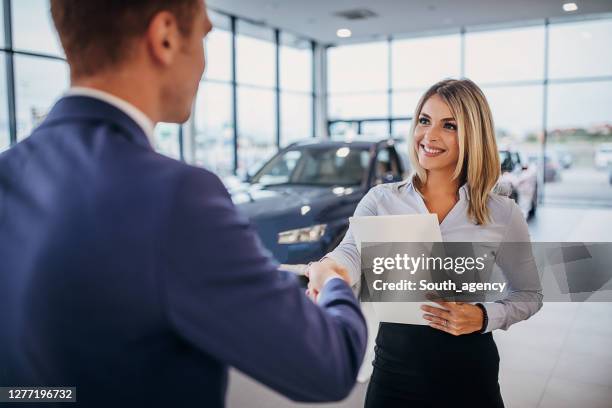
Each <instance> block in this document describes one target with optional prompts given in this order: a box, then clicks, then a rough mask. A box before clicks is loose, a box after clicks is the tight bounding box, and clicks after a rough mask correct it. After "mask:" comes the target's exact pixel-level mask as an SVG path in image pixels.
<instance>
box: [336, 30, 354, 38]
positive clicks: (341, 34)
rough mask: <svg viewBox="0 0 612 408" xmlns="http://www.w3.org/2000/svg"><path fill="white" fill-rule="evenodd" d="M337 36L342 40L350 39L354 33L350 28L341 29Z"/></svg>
mask: <svg viewBox="0 0 612 408" xmlns="http://www.w3.org/2000/svg"><path fill="white" fill-rule="evenodd" d="M336 35H337V36H338V37H340V38H349V37H350V36H351V35H353V33H352V32H351V30H349V29H348V28H341V29H339V30H338V31H336Z"/></svg>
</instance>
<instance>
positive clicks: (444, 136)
mask: <svg viewBox="0 0 612 408" xmlns="http://www.w3.org/2000/svg"><path fill="white" fill-rule="evenodd" d="M417 120H418V122H417V125H416V127H415V129H414V141H415V144H416V146H415V147H416V149H417V155H418V158H419V164H420V165H421V166H422V167H423V168H424V169H425V170H450V171H454V170H455V167H456V165H457V160H459V141H458V132H457V121H456V120H455V118H454V117H453V114H452V113H451V111H450V109H449V108H448V105H447V104H446V103H445V102H444V101H443V100H442V98H440V96H438V95H433V96H431V97H430V98H429V99H427V101H425V104H424V105H423V108H422V109H421V113H420V115H419V117H418V118H417Z"/></svg>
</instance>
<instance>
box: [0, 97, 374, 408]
mask: <svg viewBox="0 0 612 408" xmlns="http://www.w3.org/2000/svg"><path fill="white" fill-rule="evenodd" d="M277 267H278V265H277V264H276V263H275V261H274V260H272V259H271V258H270V257H269V255H268V252H267V251H266V250H265V249H264V248H263V247H262V245H261V243H260V241H259V239H258V237H257V235H256V234H255V232H254V230H253V229H252V228H251V226H250V225H249V223H248V221H247V219H246V218H244V217H243V216H241V215H240V214H239V213H237V211H236V209H235V208H234V206H233V204H232V201H231V199H230V197H229V195H228V193H227V191H226V189H225V188H224V186H223V184H222V183H221V182H220V180H219V179H218V178H217V177H216V176H215V175H214V174H212V173H211V172H209V171H207V170H204V169H200V168H196V167H192V166H189V165H186V164H184V163H181V162H178V161H175V160H172V159H170V158H167V157H164V156H162V155H160V154H157V153H156V152H155V151H153V149H152V148H151V146H150V144H149V142H148V140H147V138H146V136H145V134H144V132H143V131H142V129H141V128H140V127H139V126H138V125H137V124H136V123H135V122H134V121H133V120H132V119H130V118H129V117H128V116H127V115H126V114H125V113H123V112H122V111H120V110H119V109H117V108H115V107H113V106H111V105H109V104H107V103H105V102H103V101H100V100H97V99H94V98H89V97H83V96H71V97H65V98H63V99H61V100H60V101H59V102H58V103H57V104H56V105H55V106H54V107H53V109H52V110H51V112H50V113H49V115H48V117H47V118H46V120H45V121H44V122H43V123H42V124H41V126H40V127H38V128H37V129H36V130H35V131H34V132H33V133H32V135H31V136H30V137H29V138H28V139H26V140H25V141H23V142H21V143H19V144H18V145H16V146H15V147H13V148H12V149H10V150H8V151H6V152H4V153H3V154H2V155H0V386H9V385H11V386H15V385H20V386H21V385H31V386H76V387H77V392H76V395H77V401H78V402H80V404H81V405H84V406H107V407H108V406H119V404H120V405H122V406H128V405H126V404H130V405H132V406H136V405H138V406H147V405H148V406H151V405H154V406H184V405H189V406H200V407H218V406H223V405H224V396H225V390H226V386H227V369H228V366H233V367H236V368H237V369H239V370H241V371H243V372H244V373H246V374H247V375H249V376H251V377H253V378H254V379H256V380H258V381H260V382H262V383H263V384H265V385H267V386H268V387H270V388H272V389H274V390H276V391H278V392H280V393H282V394H284V395H285V396H287V397H289V398H292V399H294V400H301V401H324V400H337V399H341V398H343V397H344V396H346V395H347V394H348V392H349V391H350V390H351V388H352V386H353V385H354V381H355V378H356V375H357V371H358V369H359V366H360V363H361V360H362V357H363V353H364V349H365V343H366V330H365V325H364V320H363V316H362V315H361V312H360V310H359V306H358V303H357V302H356V300H355V298H354V296H353V294H352V292H351V290H350V288H349V287H348V286H347V285H346V284H345V283H344V282H343V281H341V280H339V279H334V280H331V281H330V282H328V283H327V285H326V286H325V288H324V290H323V291H322V293H321V300H320V302H319V306H317V305H315V304H314V303H312V302H311V301H310V300H309V299H307V298H306V297H305V295H304V294H303V290H302V289H301V288H300V287H299V285H298V283H297V282H296V279H291V278H290V277H288V276H286V275H283V274H282V273H280V272H278V271H277ZM44 406H46V407H48V406H49V404H45V405H44ZM62 406H63V405H62Z"/></svg>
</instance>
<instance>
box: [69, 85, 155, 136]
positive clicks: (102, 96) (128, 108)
mask: <svg viewBox="0 0 612 408" xmlns="http://www.w3.org/2000/svg"><path fill="white" fill-rule="evenodd" d="M64 96H88V97H90V98H95V99H99V100H101V101H103V102H106V103H108V104H110V105H112V106H114V107H115V108H117V109H119V110H120V111H122V112H123V113H125V114H126V115H128V116H129V117H130V118H131V119H132V120H133V121H134V122H136V123H137V124H138V126H140V127H141V128H142V131H143V132H144V134H145V135H146V136H147V139H149V143H151V146H154V145H155V139H154V136H153V135H154V131H155V124H154V123H153V121H152V120H151V119H149V117H148V116H147V115H145V114H144V112H142V111H141V110H140V109H138V108H137V107H135V106H134V105H132V104H131V103H129V102H127V101H125V100H123V99H121V98H119V97H117V96H115V95H111V94H110V93H108V92H104V91H100V90H98V89H93V88H86V87H82V86H73V87H71V88H70V89H69V90H68V91H67V92H66V93H65V94H64Z"/></svg>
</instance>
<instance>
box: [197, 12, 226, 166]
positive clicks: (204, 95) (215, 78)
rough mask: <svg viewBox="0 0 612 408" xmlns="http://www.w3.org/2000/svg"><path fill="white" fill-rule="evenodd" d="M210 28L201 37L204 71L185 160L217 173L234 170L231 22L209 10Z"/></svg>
mask: <svg viewBox="0 0 612 408" xmlns="http://www.w3.org/2000/svg"><path fill="white" fill-rule="evenodd" d="M208 14H209V17H210V19H211V21H212V23H213V31H211V32H210V34H208V36H207V37H206V39H205V40H204V51H205V53H206V71H205V73H204V76H203V78H202V82H201V83H200V88H199V89H198V94H197V96H196V100H195V103H194V114H193V128H192V129H193V132H194V135H193V146H192V149H193V154H192V155H191V156H188V157H187V158H188V160H190V161H191V163H192V164H194V165H196V166H201V167H206V168H207V169H209V170H211V171H213V172H214V173H216V174H218V175H219V176H221V177H224V176H228V175H230V174H232V173H233V171H234V116H233V104H232V95H233V91H232V89H233V88H232V67H233V62H232V37H233V35H232V23H231V19H230V18H229V17H228V16H225V15H223V14H219V13H215V12H213V11H209V13H208Z"/></svg>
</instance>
